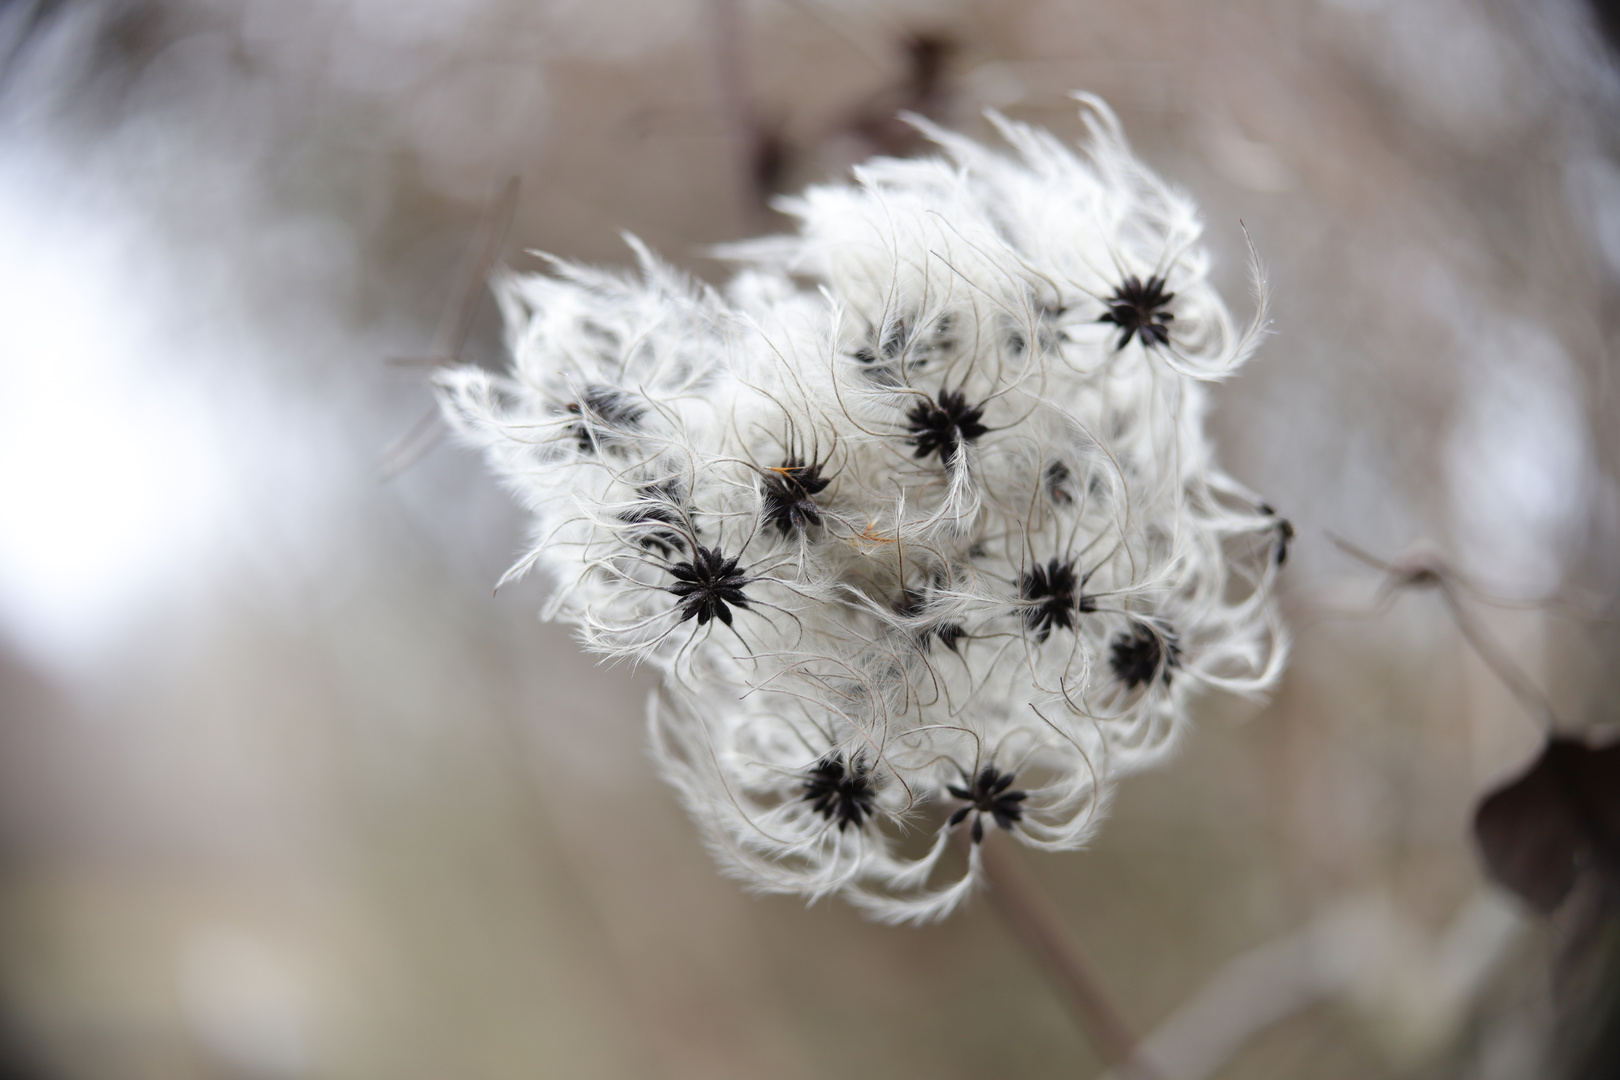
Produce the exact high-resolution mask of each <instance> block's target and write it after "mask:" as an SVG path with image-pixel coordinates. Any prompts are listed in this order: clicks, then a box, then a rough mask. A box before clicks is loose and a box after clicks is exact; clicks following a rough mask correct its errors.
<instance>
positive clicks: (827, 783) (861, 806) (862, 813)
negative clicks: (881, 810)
mask: <svg viewBox="0 0 1620 1080" xmlns="http://www.w3.org/2000/svg"><path fill="white" fill-rule="evenodd" d="M803 795H804V798H805V799H806V800H808V801H809V803H810V807H811V809H813V810H815V811H816V812H817V813H819V814H820V815H821V816H822V817H824V818H826V819H827V820H828V821H836V822H838V831H839V832H843V831H844V829H846V828H848V827H849V826H851V825H853V826H855V827H856V828H857V829H859V828H860V827H861V825H862V824H863V823H864V822H865V820H866V819H867V818H869V817H871V816H872V812H873V809H874V803H875V801H876V799H877V785H876V784H875V783H874V782H873V780H872V767H871V766H870V765H868V764H867V763H866V761H865V760H863V759H862V758H859V757H857V758H856V759H855V760H854V761H851V762H847V763H846V761H845V759H844V758H843V756H842V755H840V754H837V753H829V754H828V755H827V756H826V757H824V758H822V759H821V760H820V761H818V762H816V763H815V765H813V766H811V768H810V771H809V772H808V774H806V776H805V780H804V788H803Z"/></svg>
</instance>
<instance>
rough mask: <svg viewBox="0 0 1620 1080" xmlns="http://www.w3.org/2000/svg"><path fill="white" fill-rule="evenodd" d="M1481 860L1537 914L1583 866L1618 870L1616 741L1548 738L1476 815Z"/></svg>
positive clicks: (1565, 892)
mask: <svg viewBox="0 0 1620 1080" xmlns="http://www.w3.org/2000/svg"><path fill="white" fill-rule="evenodd" d="M1474 835H1475V836H1476V837H1477V838H1478V840H1479V847H1480V852H1481V854H1482V855H1483V856H1484V859H1485V867H1486V869H1487V870H1488V871H1489V872H1490V874H1491V876H1492V877H1493V878H1495V879H1496V881H1497V882H1499V883H1500V884H1501V885H1503V886H1505V887H1506V888H1508V889H1510V890H1512V891H1513V892H1515V893H1517V894H1518V895H1519V896H1520V897H1522V898H1523V899H1524V900H1525V901H1526V902H1527V903H1529V904H1530V906H1531V907H1533V908H1535V909H1536V910H1537V911H1539V912H1541V913H1542V914H1551V913H1552V912H1553V911H1554V910H1556V909H1557V908H1558V906H1559V905H1560V904H1562V903H1563V902H1564V900H1565V899H1566V898H1567V897H1568V896H1569V894H1570V891H1571V890H1572V889H1574V887H1575V884H1576V881H1577V880H1578V879H1579V878H1580V876H1581V875H1582V874H1583V873H1597V874H1601V875H1604V876H1606V877H1608V878H1610V879H1611V880H1614V879H1616V878H1617V877H1620V745H1617V746H1610V747H1605V748H1602V749H1594V748H1592V747H1590V746H1587V745H1586V744H1585V743H1583V742H1581V741H1579V740H1576V739H1565V738H1552V739H1549V740H1548V741H1547V745H1546V747H1545V748H1544V749H1543V750H1542V752H1541V754H1540V756H1539V757H1537V758H1536V760H1535V763H1534V764H1533V765H1531V766H1530V768H1529V769H1528V770H1527V771H1526V772H1525V773H1524V774H1523V775H1522V776H1520V777H1518V778H1517V779H1516V780H1514V781H1512V782H1511V783H1509V784H1507V785H1506V786H1504V787H1501V788H1498V789H1497V790H1496V791H1494V792H1492V793H1491V794H1490V795H1487V796H1486V797H1485V798H1484V799H1482V800H1481V801H1480V804H1479V809H1478V810H1477V811H1476V812H1475V814H1474Z"/></svg>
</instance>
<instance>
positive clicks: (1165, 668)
mask: <svg viewBox="0 0 1620 1080" xmlns="http://www.w3.org/2000/svg"><path fill="white" fill-rule="evenodd" d="M1180 663H1181V647H1180V646H1179V645H1177V644H1176V636H1175V635H1174V634H1172V633H1169V632H1168V631H1166V632H1165V633H1164V634H1163V635H1162V636H1161V635H1160V634H1158V633H1155V632H1154V631H1153V630H1152V629H1150V628H1149V627H1146V626H1136V627H1133V628H1132V629H1131V630H1130V631H1129V632H1121V633H1120V634H1119V635H1117V636H1116V637H1115V638H1114V641H1113V644H1112V646H1110V648H1109V655H1108V666H1109V667H1111V668H1113V669H1114V676H1115V678H1117V679H1119V681H1120V682H1122V683H1124V684H1125V688H1126V689H1127V690H1134V689H1136V688H1137V687H1138V686H1143V685H1145V684H1147V683H1150V682H1152V681H1153V680H1154V678H1156V677H1157V676H1158V675H1159V674H1160V672H1161V671H1162V672H1163V675H1164V683H1165V685H1166V686H1169V685H1170V669H1171V668H1174V667H1178V666H1180Z"/></svg>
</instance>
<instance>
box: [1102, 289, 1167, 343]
mask: <svg viewBox="0 0 1620 1080" xmlns="http://www.w3.org/2000/svg"><path fill="white" fill-rule="evenodd" d="M1164 286H1165V280H1164V279H1163V278H1161V277H1159V276H1158V275H1154V276H1153V277H1150V278H1148V279H1147V280H1146V281H1142V280H1141V279H1140V278H1138V277H1137V276H1136V275H1135V274H1132V275H1130V276H1129V277H1127V278H1126V279H1125V280H1124V281H1123V282H1122V283H1121V284H1120V286H1119V288H1117V289H1115V290H1114V295H1113V296H1110V297H1109V298H1108V299H1107V300H1106V301H1104V303H1106V304H1107V305H1108V310H1107V311H1106V312H1105V313H1104V314H1103V315H1102V317H1101V318H1099V319H1098V320H1097V321H1098V322H1107V323H1113V324H1114V325H1115V326H1117V327H1119V342H1118V343H1117V344H1116V345H1115V346H1114V348H1115V349H1123V348H1124V347H1125V346H1127V345H1129V344H1130V343H1131V337H1132V335H1139V336H1140V337H1141V339H1142V344H1143V345H1168V344H1169V343H1170V327H1169V326H1168V325H1167V324H1168V323H1169V322H1170V320H1172V319H1174V318H1175V316H1174V315H1172V314H1171V313H1170V312H1168V311H1165V310H1164V309H1165V307H1166V306H1167V305H1168V304H1169V303H1170V301H1172V300H1174V299H1175V298H1176V294H1175V293H1167V292H1165V291H1164Z"/></svg>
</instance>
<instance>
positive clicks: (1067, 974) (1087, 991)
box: [979, 835, 1163, 1080]
mask: <svg viewBox="0 0 1620 1080" xmlns="http://www.w3.org/2000/svg"><path fill="white" fill-rule="evenodd" d="M979 854H980V858H981V859H983V866H984V876H985V879H986V885H987V888H986V889H985V896H986V897H988V898H989V900H990V904H991V906H992V907H994V908H995V909H996V914H998V915H1000V916H1001V920H1002V922H1004V923H1006V924H1007V929H1009V930H1011V931H1012V934H1013V936H1014V937H1016V938H1017V939H1018V942H1019V944H1021V945H1022V946H1023V947H1024V949H1025V951H1027V952H1028V953H1029V955H1030V956H1031V957H1032V958H1033V959H1034V960H1035V962H1036V963H1037V964H1039V965H1040V967H1041V970H1042V971H1043V972H1044V973H1045V974H1046V977H1047V978H1048V979H1049V980H1050V981H1051V982H1052V985H1053V986H1054V987H1055V988H1056V989H1057V991H1058V993H1059V994H1060V995H1061V996H1062V997H1063V998H1064V1000H1065V1001H1066V1002H1067V1003H1068V1005H1069V1008H1070V1009H1071V1010H1072V1011H1073V1013H1074V1016H1075V1018H1076V1019H1077V1020H1078V1021H1079V1022H1080V1026H1081V1027H1082V1028H1084V1029H1085V1031H1086V1034H1087V1035H1089V1036H1090V1037H1091V1041H1092V1042H1093V1043H1094V1044H1096V1046H1097V1049H1098V1050H1099V1051H1100V1052H1101V1053H1102V1056H1103V1058H1104V1059H1105V1060H1106V1061H1107V1062H1108V1064H1109V1066H1110V1067H1112V1068H1113V1069H1114V1070H1115V1072H1116V1073H1117V1074H1118V1075H1119V1076H1121V1077H1123V1078H1125V1080H1163V1077H1162V1076H1161V1074H1160V1073H1159V1071H1158V1070H1157V1069H1155V1068H1153V1067H1152V1065H1150V1064H1149V1063H1148V1062H1147V1060H1146V1059H1144V1058H1143V1056H1142V1055H1141V1053H1139V1052H1138V1050H1137V1040H1136V1036H1135V1035H1133V1034H1132V1032H1131V1029H1130V1027H1129V1026H1127V1025H1126V1023H1125V1021H1124V1019H1123V1018H1122V1017H1121V1016H1120V1014H1119V1010H1118V1009H1117V1008H1115V1007H1114V1003H1113V1001H1112V1000H1111V999H1110V998H1109V996H1108V993H1107V991H1105V990H1104V989H1103V988H1102V984H1101V983H1100V982H1099V981H1098V980H1097V977H1096V976H1095V975H1094V974H1092V971H1091V967H1090V965H1089V964H1087V963H1086V960H1085V957H1083V956H1081V955H1080V948H1079V946H1078V945H1077V944H1076V943H1075V940H1074V937H1073V935H1071V934H1070V933H1069V931H1068V928H1067V927H1065V926H1064V925H1063V920H1062V918H1061V917H1060V916H1059V914H1058V912H1057V909H1056V907H1054V906H1053V904H1052V901H1051V900H1049V899H1048V898H1047V897H1046V895H1045V894H1044V893H1042V892H1041V891H1040V889H1039V888H1038V887H1037V886H1036V885H1035V882H1034V881H1033V880H1032V879H1031V878H1030V876H1029V872H1028V871H1027V870H1025V869H1024V868H1023V867H1022V866H1021V865H1019V863H1018V860H1017V858H1016V857H1015V856H1014V855H1013V854H1012V852H1010V851H1008V850H1007V844H1006V842H1005V841H1004V840H1003V839H1002V838H1001V837H999V836H995V835H991V836H987V837H985V840H984V842H983V843H981V844H980V845H979Z"/></svg>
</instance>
